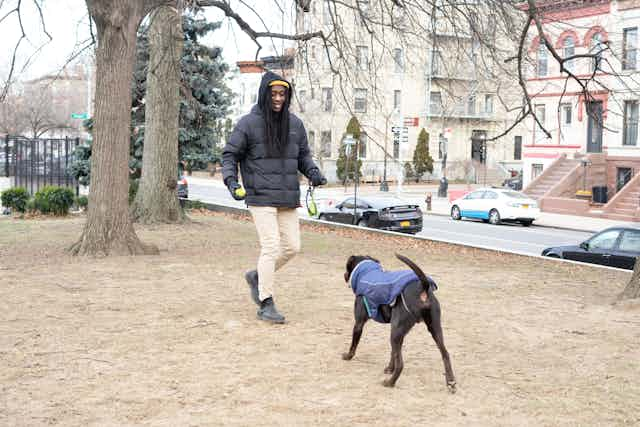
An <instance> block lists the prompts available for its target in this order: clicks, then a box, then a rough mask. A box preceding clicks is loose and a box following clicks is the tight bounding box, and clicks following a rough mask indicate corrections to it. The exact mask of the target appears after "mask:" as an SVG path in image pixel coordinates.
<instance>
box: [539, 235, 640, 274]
mask: <svg viewBox="0 0 640 427" xmlns="http://www.w3.org/2000/svg"><path fill="white" fill-rule="evenodd" d="M542 256H548V257H553V258H562V259H570V260H573V261H581V262H588V263H591V264H600V265H607V266H609V267H618V268H626V269H627V270H633V266H634V265H635V263H636V258H637V257H638V256H640V229H638V228H632V227H612V228H607V229H606V230H603V231H601V232H599V233H597V234H594V235H593V236H591V237H590V238H589V239H588V240H586V241H584V242H582V243H580V244H579V245H577V246H556V247H551V248H547V249H545V250H543V251H542Z"/></svg>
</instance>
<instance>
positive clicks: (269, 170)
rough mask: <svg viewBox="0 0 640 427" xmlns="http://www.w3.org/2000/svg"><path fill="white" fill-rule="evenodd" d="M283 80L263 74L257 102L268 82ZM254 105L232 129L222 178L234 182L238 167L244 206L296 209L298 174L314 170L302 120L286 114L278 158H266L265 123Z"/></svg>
mask: <svg viewBox="0 0 640 427" xmlns="http://www.w3.org/2000/svg"><path fill="white" fill-rule="evenodd" d="M273 80H283V81H284V79H283V78H282V77H280V76H278V75H277V74H275V73H272V72H267V73H266V74H265V75H264V76H263V77H262V81H261V83H260V94H259V99H262V97H264V96H266V91H267V90H270V89H269V82H271V81H273ZM259 105H260V103H259V104H258V105H254V106H253V108H252V109H251V112H250V113H249V114H247V115H246V116H243V117H242V118H241V119H240V121H238V124H237V125H236V127H235V128H234V129H233V132H232V134H231V137H230V138H229V141H228V142H227V145H226V146H225V147H224V151H223V152H222V176H223V178H224V182H225V184H227V185H229V183H230V182H231V180H234V181H236V182H237V181H238V163H239V164H240V171H241V173H242V184H243V186H244V188H245V190H246V191H247V196H246V203H247V205H250V206H275V207H291V208H295V207H298V206H300V185H299V183H298V171H300V172H302V173H303V174H304V175H305V176H306V177H307V178H309V177H311V175H313V174H314V173H315V172H316V171H314V169H316V170H317V169H318V167H317V166H316V165H315V163H314V162H313V160H312V159H311V153H310V151H309V144H308V142H307V132H306V130H305V128H304V125H303V124H302V120H300V119H299V118H298V117H296V116H295V115H294V114H292V113H289V112H288V111H287V113H289V141H288V145H287V147H286V149H285V150H284V152H283V155H282V156H281V157H269V156H268V155H267V146H266V137H265V123H264V116H263V114H262V110H261V109H260V107H259Z"/></svg>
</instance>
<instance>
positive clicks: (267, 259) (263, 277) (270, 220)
mask: <svg viewBox="0 0 640 427" xmlns="http://www.w3.org/2000/svg"><path fill="white" fill-rule="evenodd" d="M249 211H250V212H251V216H253V223H254V224H255V226H256V230H257V231H258V238H259V239H260V258H258V290H259V292H260V301H263V300H265V299H266V298H269V297H270V296H273V282H274V276H275V272H276V271H277V270H279V269H280V268H282V266H284V265H285V264H286V263H287V261H289V260H290V259H291V258H293V257H294V256H295V255H296V254H297V253H298V252H300V224H299V222H298V212H297V211H296V209H294V208H275V207H271V206H249Z"/></svg>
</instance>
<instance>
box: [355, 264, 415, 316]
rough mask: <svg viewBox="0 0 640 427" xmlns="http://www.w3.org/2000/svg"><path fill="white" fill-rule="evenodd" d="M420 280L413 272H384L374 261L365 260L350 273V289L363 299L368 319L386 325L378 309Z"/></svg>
mask: <svg viewBox="0 0 640 427" xmlns="http://www.w3.org/2000/svg"><path fill="white" fill-rule="evenodd" d="M416 280H418V281H419V280H420V279H418V276H417V275H416V273H414V272H413V270H400V271H384V270H383V269H382V266H381V265H380V264H378V263H377V262H375V261H371V260H365V261H362V262H360V263H358V265H357V266H356V268H354V269H353V271H352V272H351V289H352V290H353V293H354V294H356V295H362V296H363V297H364V301H365V306H366V307H367V312H368V313H369V317H370V318H372V319H373V320H375V321H377V322H380V323H388V322H385V320H384V319H383V318H382V316H381V315H380V312H379V311H378V307H379V306H380V305H382V304H391V303H392V302H393V301H395V299H396V297H397V296H398V295H400V293H401V292H402V290H403V289H404V288H405V287H406V286H407V285H408V284H409V283H411V282H413V281H416Z"/></svg>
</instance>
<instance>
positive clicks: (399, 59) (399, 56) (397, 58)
mask: <svg viewBox="0 0 640 427" xmlns="http://www.w3.org/2000/svg"><path fill="white" fill-rule="evenodd" d="M393 63H394V68H393V71H394V72H396V73H402V72H404V57H403V53H402V49H393Z"/></svg>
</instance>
